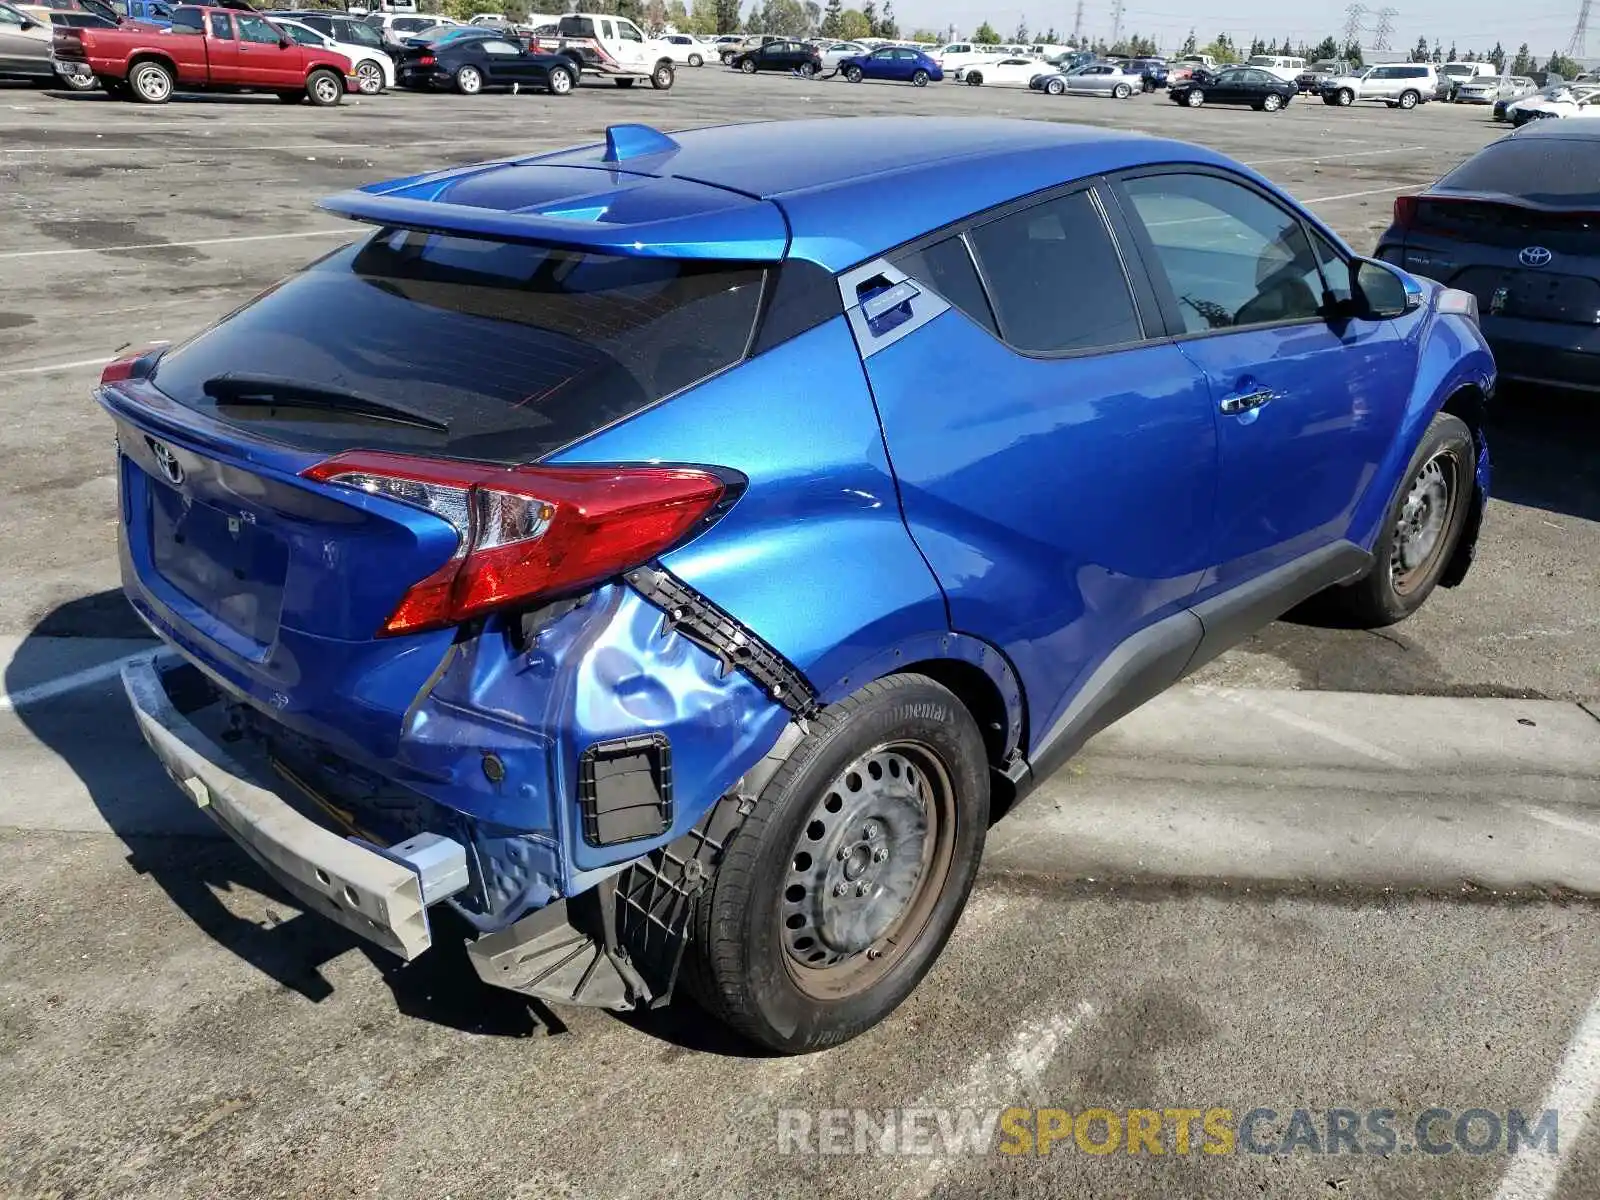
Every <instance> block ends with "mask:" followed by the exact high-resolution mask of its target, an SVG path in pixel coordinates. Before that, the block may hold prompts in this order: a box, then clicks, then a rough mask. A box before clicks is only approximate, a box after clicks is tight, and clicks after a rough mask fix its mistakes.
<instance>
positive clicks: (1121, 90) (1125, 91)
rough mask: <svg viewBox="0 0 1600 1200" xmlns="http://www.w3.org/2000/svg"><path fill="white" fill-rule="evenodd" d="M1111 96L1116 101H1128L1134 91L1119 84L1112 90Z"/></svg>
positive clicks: (1123, 84) (1125, 85)
mask: <svg viewBox="0 0 1600 1200" xmlns="http://www.w3.org/2000/svg"><path fill="white" fill-rule="evenodd" d="M1111 95H1112V96H1113V97H1114V98H1115V99H1118V100H1126V99H1127V98H1128V97H1129V96H1131V95H1133V89H1132V88H1131V87H1129V86H1128V85H1127V84H1125V83H1119V84H1117V86H1116V87H1114V88H1112V89H1111Z"/></svg>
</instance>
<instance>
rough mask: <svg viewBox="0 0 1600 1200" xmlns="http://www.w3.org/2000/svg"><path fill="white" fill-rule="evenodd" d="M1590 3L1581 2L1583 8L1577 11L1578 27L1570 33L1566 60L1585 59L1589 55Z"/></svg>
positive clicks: (1586, 0) (1587, 0) (1587, 1)
mask: <svg viewBox="0 0 1600 1200" xmlns="http://www.w3.org/2000/svg"><path fill="white" fill-rule="evenodd" d="M1590 2H1591V0H1583V7H1582V8H1580V9H1578V27H1577V28H1576V29H1574V30H1573V31H1572V40H1571V41H1570V42H1568V43H1567V57H1568V58H1585V57H1587V56H1588V54H1589V4H1590Z"/></svg>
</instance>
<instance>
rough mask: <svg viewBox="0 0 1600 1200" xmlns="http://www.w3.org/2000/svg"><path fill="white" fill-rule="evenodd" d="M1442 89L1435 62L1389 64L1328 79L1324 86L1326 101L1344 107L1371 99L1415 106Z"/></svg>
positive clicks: (1390, 105)
mask: <svg viewBox="0 0 1600 1200" xmlns="http://www.w3.org/2000/svg"><path fill="white" fill-rule="evenodd" d="M1438 90H1439V75H1438V72H1437V71H1436V70H1435V69H1434V66H1433V64H1432V63H1389V64H1386V65H1384V66H1381V67H1370V68H1368V69H1367V70H1366V71H1363V72H1362V73H1361V74H1359V75H1344V76H1341V77H1340V78H1338V79H1330V80H1328V82H1327V83H1325V84H1323V85H1322V102H1323V103H1324V104H1337V105H1341V106H1343V105H1349V104H1354V103H1355V102H1356V101H1357V100H1368V101H1374V102H1378V103H1382V104H1387V105H1388V106H1389V107H1390V108H1404V109H1412V108H1415V107H1416V106H1417V105H1419V104H1426V103H1427V102H1428V101H1429V100H1432V99H1433V97H1434V93H1435V92H1437V91H1438Z"/></svg>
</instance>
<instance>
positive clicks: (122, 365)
mask: <svg viewBox="0 0 1600 1200" xmlns="http://www.w3.org/2000/svg"><path fill="white" fill-rule="evenodd" d="M169 345H171V343H170V342H152V343H151V344H150V345H148V346H142V347H140V348H139V349H138V350H135V351H133V352H132V353H129V354H119V355H117V357H116V358H113V359H112V360H111V361H110V362H108V363H107V364H106V365H105V366H103V367H101V368H100V382H101V383H102V384H106V383H122V382H124V381H126V380H129V379H148V378H149V377H150V373H151V372H152V371H154V370H155V366H156V360H157V359H159V358H160V357H161V354H162V352H163V351H164V350H166V348H167V347H168V346H169Z"/></svg>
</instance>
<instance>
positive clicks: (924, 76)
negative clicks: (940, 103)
mask: <svg viewBox="0 0 1600 1200" xmlns="http://www.w3.org/2000/svg"><path fill="white" fill-rule="evenodd" d="M911 85H912V86H913V87H927V86H928V73H927V72H926V71H923V70H917V71H915V72H913V74H912V76H911Z"/></svg>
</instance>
